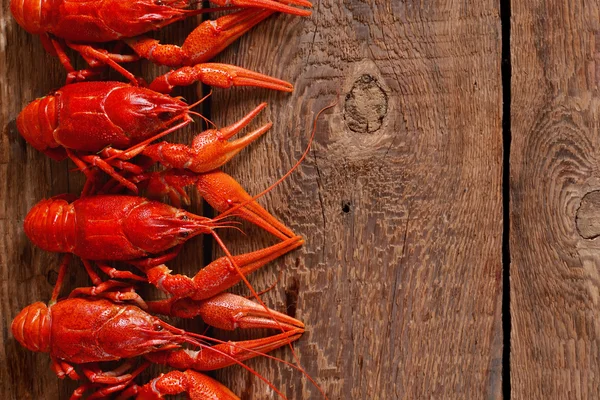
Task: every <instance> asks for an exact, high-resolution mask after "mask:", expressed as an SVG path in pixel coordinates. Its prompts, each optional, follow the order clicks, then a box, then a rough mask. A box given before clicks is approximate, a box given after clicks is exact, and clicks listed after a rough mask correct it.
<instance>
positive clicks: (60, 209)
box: [25, 195, 303, 299]
mask: <svg viewBox="0 0 600 400" xmlns="http://www.w3.org/2000/svg"><path fill="white" fill-rule="evenodd" d="M220 226H223V223H222V222H218V221H215V220H211V219H209V218H205V217H201V216H198V215H195V214H192V213H190V212H187V211H185V210H181V209H176V208H174V207H171V206H169V205H167V204H163V203H160V202H157V201H151V200H148V199H145V198H142V197H135V196H121V195H104V196H89V197H84V198H81V199H78V200H75V201H73V202H71V203H69V202H68V201H67V200H66V199H65V198H64V197H57V198H52V199H49V200H42V201H41V202H39V203H38V204H37V205H36V206H34V207H33V208H32V209H31V210H30V211H29V213H28V214H27V216H26V218H25V233H26V234H27V236H28V237H29V239H30V240H31V241H32V242H33V243H34V244H35V245H37V246H38V247H40V248H42V249H43V250H47V251H54V252H60V253H70V254H75V255H77V256H79V257H81V258H82V260H83V263H84V266H85V267H86V270H87V272H88V274H89V275H90V277H91V279H92V281H93V283H94V285H96V286H98V287H100V284H101V282H102V280H101V279H100V278H99V276H98V275H97V274H96V273H95V272H94V271H93V269H92V266H91V264H90V262H89V260H93V261H96V264H97V265H98V267H99V268H100V269H101V270H102V271H104V272H105V273H106V274H108V275H109V276H110V277H111V278H124V279H135V280H141V281H146V279H144V278H140V277H138V276H137V275H135V274H133V273H131V272H129V271H120V270H117V269H115V268H114V267H110V266H109V265H108V264H107V263H106V261H126V262H127V263H130V264H132V265H135V266H137V267H138V268H140V269H142V270H143V271H145V272H146V273H147V275H148V279H149V281H150V282H151V283H153V284H155V285H156V286H157V287H159V288H160V289H161V290H164V291H167V292H168V293H170V294H172V295H175V296H176V297H193V298H196V299H199V298H206V297H207V296H210V295H213V294H215V293H218V292H220V291H222V290H224V289H227V288H229V287H231V286H233V285H234V284H235V283H237V282H238V281H239V280H240V279H242V280H243V279H244V278H243V276H245V275H247V274H249V273H250V272H252V271H254V270H256V269H258V268H260V267H262V266H263V265H265V264H266V263H267V262H269V261H271V260H273V259H275V258H277V257H278V256H280V255H282V254H285V253H287V252H289V251H291V250H293V249H295V248H297V247H299V246H300V245H302V243H303V241H302V239H301V238H300V237H291V238H287V239H286V240H284V241H283V242H280V243H278V244H276V245H274V246H271V247H269V248H266V249H263V250H258V251H256V252H253V253H249V254H244V255H239V256H235V257H233V256H231V255H229V254H228V256H227V257H223V258H221V259H217V260H215V261H213V262H212V263H211V264H210V265H209V266H207V267H206V268H204V269H202V270H201V271H200V272H198V274H197V275H196V276H195V277H194V278H187V277H183V276H181V275H175V276H172V275H170V270H169V269H168V268H166V267H165V266H164V265H162V264H163V263H165V262H167V261H169V260H171V259H172V258H174V257H175V256H176V255H177V253H178V252H179V250H180V248H181V245H182V244H183V243H184V242H185V241H187V240H189V239H190V238H192V237H194V236H196V235H199V234H203V233H208V234H214V229H216V228H219V227H220ZM214 236H215V237H217V239H218V236H216V235H214ZM218 241H219V243H221V242H220V239H218ZM221 244H222V243H221Z"/></svg>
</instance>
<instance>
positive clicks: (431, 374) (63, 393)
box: [0, 0, 502, 399]
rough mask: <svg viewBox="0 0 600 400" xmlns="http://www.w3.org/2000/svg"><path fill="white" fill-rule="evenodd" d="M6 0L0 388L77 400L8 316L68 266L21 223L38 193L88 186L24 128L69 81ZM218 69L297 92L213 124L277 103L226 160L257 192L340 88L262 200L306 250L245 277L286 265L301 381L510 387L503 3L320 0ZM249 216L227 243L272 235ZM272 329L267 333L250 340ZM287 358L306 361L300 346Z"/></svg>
mask: <svg viewBox="0 0 600 400" xmlns="http://www.w3.org/2000/svg"><path fill="white" fill-rule="evenodd" d="M2 4H3V8H2V9H3V11H4V13H3V15H2V17H1V18H2V21H3V23H2V25H1V27H0V29H1V31H0V35H1V36H0V46H1V47H0V85H1V86H0V92H1V96H2V97H1V100H0V110H1V114H0V118H1V120H0V126H1V127H2V129H3V135H2V148H1V150H0V154H1V155H2V163H1V165H2V169H1V171H2V172H1V173H2V175H1V178H0V181H1V182H2V185H3V187H2V189H3V192H2V193H4V196H3V199H4V204H5V207H4V208H3V210H2V213H3V214H2V219H1V223H2V230H1V231H0V235H1V236H2V238H3V242H2V251H1V253H0V254H1V257H2V258H1V264H0V274H1V278H0V302H1V303H0V304H1V307H2V308H1V309H2V320H1V324H2V329H0V340H1V342H2V344H3V345H2V346H0V382H2V383H3V384H2V385H0V397H1V398H3V399H57V398H58V399H66V398H68V395H69V391H70V390H72V389H73V387H74V385H73V383H70V382H59V381H58V379H56V377H55V376H54V375H53V373H52V372H51V371H50V370H49V358H48V357H47V355H44V354H33V353H31V352H29V351H26V350H25V349H23V348H21V347H20V346H19V345H18V344H17V343H16V342H15V340H14V339H13V338H12V336H11V334H10V330H9V326H10V322H11V320H12V318H13V317H14V315H15V314H16V313H17V312H18V310H20V309H21V308H22V307H24V306H25V305H27V304H29V303H31V302H33V301H37V300H47V299H48V298H49V296H50V292H51V289H52V278H53V272H52V271H55V269H56V266H57V263H58V260H59V259H58V257H57V256H56V255H51V254H47V253H45V252H43V251H40V250H39V249H36V248H34V247H33V246H32V245H31V244H30V243H29V242H28V240H27V238H26V237H25V235H24V233H23V229H22V222H23V219H24V217H25V215H26V213H27V210H28V209H29V208H30V207H31V206H32V205H33V204H35V202H37V201H38V200H39V199H41V198H43V197H48V196H51V195H55V194H58V193H63V192H72V193H77V192H78V191H79V190H80V188H81V186H82V183H83V182H82V181H83V180H82V178H81V176H80V175H78V174H76V173H70V172H69V169H70V168H71V167H72V165H70V164H68V163H60V164H58V163H55V162H53V161H50V160H48V159H47V158H46V157H44V156H43V155H41V154H39V153H38V152H36V151H35V150H33V149H31V148H30V147H29V146H28V145H26V144H25V142H24V141H23V139H21V138H20V137H19V135H18V133H17V132H16V127H15V124H14V118H15V117H16V115H17V113H18V111H19V110H20V109H21V108H22V107H23V106H24V105H25V104H27V103H28V102H29V101H31V100H32V99H34V98H35V97H38V96H42V95H44V94H45V93H47V92H48V91H49V90H51V89H52V88H55V87H58V86H60V85H61V83H62V81H63V79H64V73H63V71H62V70H61V68H60V67H59V65H58V62H57V60H55V59H53V58H51V57H49V56H47V55H45V54H44V51H43V49H42V46H41V45H40V43H39V40H38V39H37V38H34V37H32V36H30V35H29V34H27V33H26V32H24V31H23V30H22V29H21V28H20V27H18V26H17V25H16V23H15V22H14V21H13V20H12V18H11V17H10V14H9V12H8V0H2ZM192 25H193V23H192ZM190 26H191V25H190V23H187V24H184V25H178V27H174V28H172V29H171V30H170V31H168V32H169V33H164V34H163V35H164V36H163V37H167V38H168V39H166V40H169V41H171V42H173V41H175V39H173V38H174V37H178V38H181V37H182V36H183V35H184V32H187V31H189V28H190ZM219 61H224V62H231V63H233V64H236V65H241V66H244V67H247V68H250V69H254V70H257V71H260V72H263V73H267V74H270V75H273V76H277V77H280V78H284V79H287V80H290V81H292V82H293V83H294V84H295V86H296V91H295V92H294V94H292V95H286V94H278V93H271V92H268V91H263V90H232V91H221V90H217V91H215V94H214V95H213V98H212V104H211V111H212V119H213V120H214V121H215V123H217V124H218V125H220V126H222V125H225V124H229V123H231V122H232V121H234V120H236V119H238V118H239V117H241V116H242V115H243V114H245V113H246V112H247V111H248V110H250V109H251V108H253V107H254V106H256V105H257V104H258V103H259V102H261V101H267V102H268V103H269V109H268V110H267V111H266V112H264V113H263V115H262V116H261V117H260V118H258V119H257V122H256V123H255V124H253V126H258V125H259V124H260V123H262V122H264V121H267V120H271V121H273V122H274V124H275V126H274V128H273V129H272V130H271V132H270V133H268V134H267V135H266V136H265V138H263V139H261V140H259V141H258V142H257V143H256V144H253V145H252V146H251V148H250V149H248V150H247V151H244V152H243V153H242V154H240V156H239V157H238V158H237V159H236V160H235V162H233V163H231V164H230V165H228V166H227V167H226V170H227V171H228V172H230V173H231V174H232V175H234V177H236V178H237V179H238V180H239V181H240V182H241V183H242V184H243V186H244V187H245V188H247V190H248V191H249V192H250V193H258V192H259V191H261V190H262V189H264V188H265V187H267V186H268V185H269V184H271V183H272V182H273V181H275V180H276V179H277V178H278V177H280V176H281V175H282V174H283V173H284V172H285V171H287V170H288V169H289V168H290V167H291V166H292V165H293V164H294V162H295V161H296V160H297V159H298V157H299V156H300V155H301V153H302V151H303V149H304V148H305V146H306V145H307V141H308V137H309V133H310V132H309V131H310V128H311V126H312V120H313V118H314V116H315V113H316V112H317V111H318V110H319V109H321V108H322V107H324V106H326V105H328V104H330V103H331V102H333V101H334V100H335V98H336V93H339V99H340V101H339V103H338V104H337V106H336V107H335V108H333V109H332V110H330V111H327V112H326V113H325V114H324V115H323V117H322V118H321V120H320V121H319V123H318V124H317V134H316V140H315V144H314V147H313V150H312V151H311V153H310V155H309V158H308V159H307V160H306V161H305V163H303V165H302V166H301V167H300V168H299V170H298V171H297V172H295V173H294V174H293V175H292V176H291V177H290V178H289V179H288V180H287V181H285V182H284V183H283V184H282V185H280V186H279V187H277V188H276V189H275V190H274V191H272V192H271V193H270V194H268V195H267V196H265V197H264V198H263V199H262V200H261V202H262V203H263V204H264V205H265V206H266V207H267V208H268V209H269V210H272V211H273V213H274V214H275V215H276V216H277V217H279V218H280V219H281V220H282V221H284V222H285V223H286V224H287V225H288V226H290V227H291V228H292V229H293V230H295V231H296V232H297V233H298V234H301V235H303V236H304V237H305V238H306V240H307V243H306V245H305V246H304V247H303V248H302V249H301V250H298V251H295V252H293V253H292V254H291V255H289V256H287V257H286V258H284V259H282V260H280V261H277V262H274V263H272V264H270V265H269V266H267V267H266V268H265V269H264V270H263V271H260V272H258V273H255V274H254V275H253V276H252V277H251V282H252V284H253V285H254V286H255V287H256V288H257V289H264V288H266V287H268V286H269V285H271V284H272V283H273V282H274V281H276V280H277V277H278V271H279V270H282V273H281V279H280V280H279V282H278V283H277V285H276V286H275V288H274V289H273V290H271V291H270V292H268V293H267V294H265V295H264V296H263V299H264V301H265V302H266V303H267V304H268V305H269V306H271V307H273V308H275V309H278V310H282V311H287V312H288V313H290V314H292V315H295V316H296V317H297V318H299V319H301V320H303V321H304V322H305V323H306V326H307V333H306V334H305V335H304V336H303V338H302V339H301V340H300V341H299V342H298V343H297V344H296V345H295V350H296V353H297V355H298V358H299V360H300V362H301V364H302V366H303V367H304V368H305V369H306V371H307V373H308V374H309V375H310V376H312V377H313V378H314V379H315V380H316V381H317V382H318V384H319V385H320V386H321V388H322V389H323V390H324V391H325V393H327V395H328V396H329V398H330V399H342V398H343V399H350V398H354V399H370V398H373V399H376V398H381V399H384V398H406V399H414V398H430V397H434V398H441V399H451V398H455V399H464V398H500V396H501V356H502V330H501V307H500V304H501V292H502V282H501V281H502V280H501V269H502V266H501V254H500V252H501V228H502V226H501V224H502V216H501V192H500V189H501V157H502V147H501V126H500V122H501V104H502V98H501V84H500V20H499V10H498V4H497V2H495V1H491V0H486V1H484V2H481V1H461V2H458V3H457V2H450V1H442V0H438V1H434V2H429V3H427V5H426V6H425V5H424V4H423V3H422V2H419V1H414V0H410V1H406V2H398V1H389V2H387V3H385V2H382V1H380V0H376V1H374V2H362V1H358V0H352V1H346V2H343V3H342V2H336V1H333V0H324V1H319V2H316V3H315V8H314V15H313V16H312V17H311V18H298V17H291V16H285V15H276V16H274V17H271V18H270V19H268V20H267V21H265V22H264V23H262V25H261V26H260V27H258V28H257V29H255V30H254V31H252V32H251V33H250V34H249V35H247V36H246V37H244V38H243V39H242V40H240V41H239V42H238V43H236V44H234V45H233V46H232V47H231V48H230V49H229V50H227V51H226V52H225V53H224V54H223V55H222V56H221V57H220V58H219ZM137 71H139V72H141V73H144V74H147V73H149V72H150V71H151V72H152V73H156V70H155V69H154V68H143V69H142V70H137ZM185 93H186V94H185V95H186V97H194V96H195V94H194V93H193V90H192V91H188V92H185ZM189 137H190V135H189V134H187V135H186V134H180V135H179V136H178V138H177V139H178V140H180V141H184V140H189ZM242 227H243V229H244V231H246V232H247V233H248V236H246V237H245V236H242V235H239V234H236V233H235V232H228V233H224V235H223V237H224V240H225V241H226V243H227V244H228V245H229V246H230V249H231V250H232V252H234V253H240V252H246V251H248V250H250V249H256V248H259V247H263V246H265V245H267V244H270V243H273V239H272V238H271V237H270V236H269V235H266V234H264V233H261V232H258V230H256V229H253V228H252V227H248V226H247V225H246V224H244V225H243V226H242ZM201 246H202V244H201V242H199V241H197V242H195V244H194V245H193V247H191V249H190V248H188V249H187V250H186V251H187V253H186V254H184V255H183V256H182V257H180V258H179V260H178V262H177V264H179V267H181V269H179V270H182V271H184V272H192V271H194V270H195V269H196V268H197V265H198V263H199V262H200V261H201V260H202V257H201V256H200V255H199V254H200V252H199V249H200V248H201ZM218 253H219V250H215V255H217V254H218ZM73 269H74V270H78V272H77V278H70V279H69V284H70V286H71V287H72V286H74V285H85V284H88V281H87V280H86V278H85V276H84V275H83V274H82V273H81V271H80V269H79V268H77V267H76V266H75V265H74V268H73ZM237 290H238V291H239V292H243V293H247V290H245V289H244V288H243V287H241V288H238V289H237ZM186 326H188V327H190V328H192V329H199V328H198V326H197V324H194V323H187V324H186ZM209 332H210V333H211V334H214V335H215V336H219V337H246V336H247V335H248V334H247V333H239V334H235V335H233V336H228V335H227V334H225V333H223V332H218V331H216V330H211V331H209ZM270 333H272V332H270ZM263 334H269V332H253V333H250V335H251V336H252V337H257V336H260V335H263ZM274 354H275V355H276V356H278V357H282V358H285V359H287V360H289V361H293V358H292V357H291V352H290V349H289V348H287V349H281V350H279V351H277V352H275V353H274ZM248 364H249V365H250V366H252V367H253V368H255V369H256V370H257V371H258V372H259V373H261V374H263V375H264V376H265V377H266V378H268V379H269V380H271V381H272V382H273V383H274V384H275V385H276V386H277V387H278V388H281V390H283V392H284V393H285V394H286V396H288V398H290V399H309V398H310V399H313V398H315V399H316V398H319V394H318V391H317V390H316V389H315V388H314V386H312V385H311V384H310V383H309V382H308V380H307V379H306V378H303V377H302V374H300V373H299V372H297V371H293V370H290V369H289V368H287V367H285V366H283V365H281V364H280V363H277V362H274V361H269V360H265V359H259V360H253V361H250V362H248ZM216 376H217V377H218V379H220V380H221V381H223V382H225V383H227V384H228V385H229V386H230V387H231V388H232V389H233V390H234V392H236V393H238V394H240V395H241V396H242V398H244V399H254V398H257V399H260V398H271V397H272V393H271V392H270V390H269V389H268V387H267V386H266V385H265V384H264V383H262V382H261V381H259V380H258V379H257V378H255V377H252V376H251V375H250V374H248V373H247V372H246V371H244V370H242V369H241V368H239V367H233V368H229V369H227V370H223V371H219V372H218V373H216Z"/></svg>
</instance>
